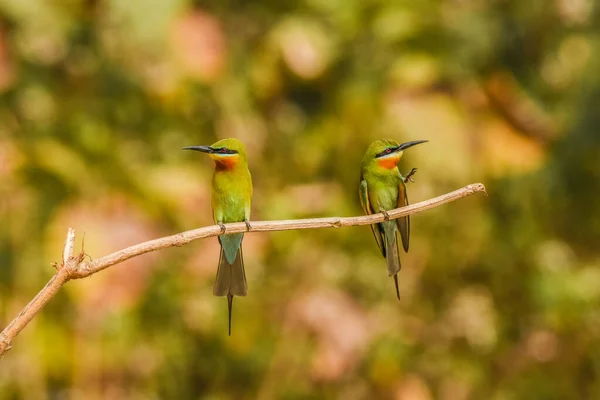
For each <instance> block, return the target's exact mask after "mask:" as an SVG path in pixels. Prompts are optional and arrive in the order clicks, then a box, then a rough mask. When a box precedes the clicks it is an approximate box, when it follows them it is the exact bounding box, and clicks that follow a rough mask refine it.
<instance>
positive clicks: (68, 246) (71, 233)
mask: <svg viewBox="0 0 600 400" xmlns="http://www.w3.org/2000/svg"><path fill="white" fill-rule="evenodd" d="M74 248H75V230H73V228H71V227H69V230H68V231H67V239H66V240H65V248H64V250H63V265H66V264H67V262H69V259H70V258H71V257H73V249H74Z"/></svg>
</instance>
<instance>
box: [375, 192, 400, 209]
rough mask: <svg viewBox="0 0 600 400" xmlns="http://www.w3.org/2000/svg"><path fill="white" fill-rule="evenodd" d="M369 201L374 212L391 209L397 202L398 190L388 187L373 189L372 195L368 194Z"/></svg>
mask: <svg viewBox="0 0 600 400" xmlns="http://www.w3.org/2000/svg"><path fill="white" fill-rule="evenodd" d="M369 202H370V203H371V208H372V209H373V210H374V211H375V212H380V211H381V210H393V209H394V208H396V207H397V204H398V190H393V188H388V187H386V188H380V189H375V190H373V192H372V196H369Z"/></svg>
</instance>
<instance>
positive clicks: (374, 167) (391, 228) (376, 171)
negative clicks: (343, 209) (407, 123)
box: [359, 140, 427, 300]
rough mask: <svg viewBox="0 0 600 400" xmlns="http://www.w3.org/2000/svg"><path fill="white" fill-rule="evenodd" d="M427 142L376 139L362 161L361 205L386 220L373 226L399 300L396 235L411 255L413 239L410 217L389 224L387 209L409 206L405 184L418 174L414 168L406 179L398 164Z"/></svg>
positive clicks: (398, 261)
mask: <svg viewBox="0 0 600 400" xmlns="http://www.w3.org/2000/svg"><path fill="white" fill-rule="evenodd" d="M425 142H427V140H417V141H413V142H407V143H402V144H400V145H399V144H398V143H396V142H394V141H392V140H376V141H374V142H373V143H371V144H370V145H369V147H368V148H367V151H366V152H365V155H364V156H363V159H362V162H361V174H360V189H359V194H360V203H361V205H362V208H363V210H364V212H365V214H377V213H382V214H384V216H385V218H386V219H385V221H384V222H380V223H377V224H373V225H371V230H372V231H373V235H374V236H375V240H376V241H377V245H378V246H379V249H380V250H381V253H382V254H383V256H384V257H385V258H386V259H387V270H388V275H389V276H393V277H394V283H395V284H396V295H397V296H398V300H400V290H399V289H398V276H397V274H398V272H399V271H400V267H401V266H400V253H399V251H398V238H397V232H398V231H399V232H400V238H401V239H402V245H403V247H404V251H405V252H408V240H409V236H410V217H409V216H408V215H407V216H405V217H400V218H398V219H396V220H395V221H390V220H389V216H388V214H387V211H388V210H392V209H394V208H399V207H404V206H407V205H408V197H407V196H406V182H408V181H411V182H412V179H411V176H412V175H413V174H414V173H415V172H417V169H416V168H413V169H412V170H411V171H410V172H409V173H408V174H407V175H406V177H403V176H402V174H401V173H400V171H399V170H398V162H399V161H400V158H402V153H403V151H404V150H405V149H408V148H409V147H412V146H415V145H417V144H420V143H425Z"/></svg>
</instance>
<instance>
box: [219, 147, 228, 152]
mask: <svg viewBox="0 0 600 400" xmlns="http://www.w3.org/2000/svg"><path fill="white" fill-rule="evenodd" d="M219 151H220V152H221V153H227V149H226V148H225V147H223V148H222V149H220V150H219Z"/></svg>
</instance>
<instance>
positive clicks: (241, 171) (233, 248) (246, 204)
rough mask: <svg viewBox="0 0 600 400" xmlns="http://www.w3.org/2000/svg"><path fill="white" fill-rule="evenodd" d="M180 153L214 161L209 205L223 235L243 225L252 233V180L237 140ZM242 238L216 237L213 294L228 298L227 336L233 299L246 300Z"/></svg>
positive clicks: (234, 236) (219, 142)
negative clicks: (228, 228)
mask: <svg viewBox="0 0 600 400" xmlns="http://www.w3.org/2000/svg"><path fill="white" fill-rule="evenodd" d="M183 149H184V150H196V151H201V152H203V153H207V154H208V156H209V157H210V158H212V159H213V160H214V161H215V171H214V174H213V178H212V191H211V203H212V211H213V220H214V222H215V223H217V224H219V226H221V230H222V232H225V226H224V225H223V224H226V223H230V222H242V221H244V222H245V223H246V227H247V228H248V231H250V230H251V229H252V227H251V226H250V204H251V202H252V178H251V176H250V170H249V169H248V159H247V158H246V149H245V148H244V144H243V143H242V142H240V141H239V140H237V139H223V140H219V141H218V142H216V143H215V144H213V145H212V146H189V147H184V148H183ZM243 238H244V234H243V233H233V234H229V235H221V236H219V243H220V244H221V255H220V258H219V268H218V269H217V278H216V281H215V286H214V288H213V294H214V295H215V296H227V308H228V312H229V335H231V310H232V307H233V296H245V295H246V294H247V293H248V284H247V283H246V272H245V271H244V260H243V257H242V239H243Z"/></svg>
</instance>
